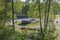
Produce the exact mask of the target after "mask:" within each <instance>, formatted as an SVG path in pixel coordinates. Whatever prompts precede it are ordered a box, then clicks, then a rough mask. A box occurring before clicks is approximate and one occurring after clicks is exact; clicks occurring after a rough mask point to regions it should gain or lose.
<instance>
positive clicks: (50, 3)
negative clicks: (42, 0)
mask: <svg viewBox="0 0 60 40" xmlns="http://www.w3.org/2000/svg"><path fill="white" fill-rule="evenodd" d="M50 5H51V0H49V4H48V11H47V13H48V14H47V20H46V27H47V25H48V20H49V13H50Z"/></svg>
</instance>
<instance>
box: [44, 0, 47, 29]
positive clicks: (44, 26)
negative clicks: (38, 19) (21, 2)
mask: <svg viewBox="0 0 60 40" xmlns="http://www.w3.org/2000/svg"><path fill="white" fill-rule="evenodd" d="M47 4H48V0H47V1H46V7H45V18H44V29H46V19H47Z"/></svg>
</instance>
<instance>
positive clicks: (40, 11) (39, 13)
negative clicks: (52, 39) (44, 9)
mask: <svg viewBox="0 0 60 40" xmlns="http://www.w3.org/2000/svg"><path fill="white" fill-rule="evenodd" d="M38 2H39V4H38V5H39V6H38V7H39V19H40V30H41V32H42V21H41V3H40V0H39V1H38Z"/></svg>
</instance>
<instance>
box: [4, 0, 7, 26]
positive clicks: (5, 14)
mask: <svg viewBox="0 0 60 40" xmlns="http://www.w3.org/2000/svg"><path fill="white" fill-rule="evenodd" d="M4 11H5V12H4V26H5V23H6V22H5V21H6V16H7V0H5V10H4Z"/></svg>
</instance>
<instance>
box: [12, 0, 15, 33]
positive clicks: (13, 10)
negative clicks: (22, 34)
mask: <svg viewBox="0 0 60 40" xmlns="http://www.w3.org/2000/svg"><path fill="white" fill-rule="evenodd" d="M12 24H13V31H14V32H15V25H14V4H13V0H12Z"/></svg>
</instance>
